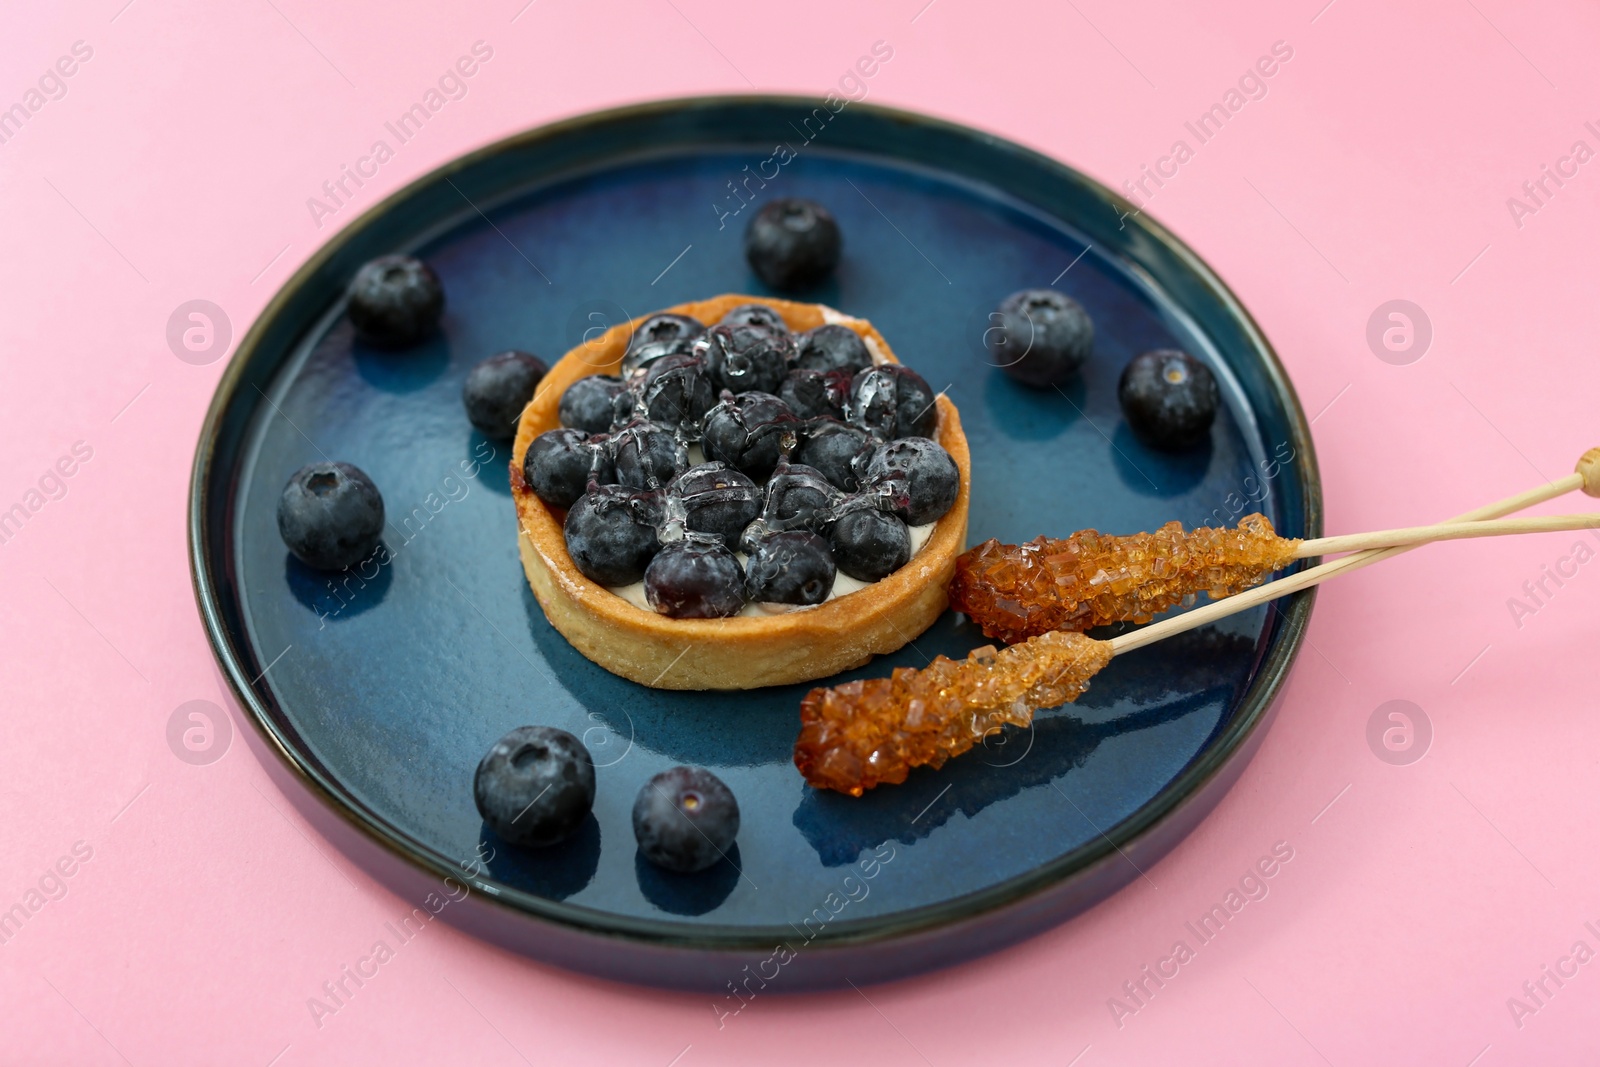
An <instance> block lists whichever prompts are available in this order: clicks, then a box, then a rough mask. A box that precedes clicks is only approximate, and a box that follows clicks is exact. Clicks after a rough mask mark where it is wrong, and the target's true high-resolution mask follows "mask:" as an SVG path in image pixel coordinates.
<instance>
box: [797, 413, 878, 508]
mask: <svg viewBox="0 0 1600 1067" xmlns="http://www.w3.org/2000/svg"><path fill="white" fill-rule="evenodd" d="M876 445H877V439H876V438H874V437H873V436H872V435H871V434H870V433H868V432H867V431H866V430H863V429H862V428H861V427H859V426H852V425H850V424H849V423H847V422H835V421H832V420H829V419H818V420H816V421H814V422H812V423H811V424H810V425H808V426H807V427H806V431H805V434H804V436H802V437H801V439H800V447H799V449H798V450H797V451H796V452H795V454H794V458H795V462H796V463H804V464H805V465H806V466H808V467H815V468H816V469H817V470H818V471H820V472H821V473H822V476H823V477H824V478H826V479H828V481H830V482H832V483H833V484H834V486H835V487H837V488H839V489H843V490H844V491H845V492H847V493H853V492H855V491H856V490H857V489H859V488H860V487H861V470H862V468H863V467H865V466H866V463H867V459H868V457H870V456H871V455H872V451H873V449H874V448H875V447H876Z"/></svg>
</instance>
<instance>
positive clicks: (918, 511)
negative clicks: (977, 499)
mask: <svg viewBox="0 0 1600 1067" xmlns="http://www.w3.org/2000/svg"><path fill="white" fill-rule="evenodd" d="M890 480H900V481H903V482H904V483H905V490H906V499H907V500H908V501H909V502H908V504H907V506H906V507H904V508H897V509H896V511H895V513H896V514H897V515H899V516H900V517H901V518H902V519H904V520H905V521H906V524H907V525H909V526H924V525H926V524H927V523H930V522H933V521H935V520H937V519H939V518H941V517H942V516H943V515H944V513H945V512H947V511H949V510H950V507H951V505H953V504H954V503H955V502H956V494H957V493H958V492H960V490H961V472H960V471H958V470H957V469H956V461H955V460H953V459H951V458H950V453H948V452H946V451H945V450H944V449H943V448H940V447H939V446H938V445H937V444H936V443H934V442H933V441H930V440H928V439H927V438H926V437H902V438H900V439H899V440H898V441H890V442H888V443H887V444H882V445H879V446H878V448H877V449H876V451H874V452H873V453H872V458H871V460H869V461H868V463H867V472H866V476H865V481H866V482H867V483H868V484H869V485H881V484H883V483H884V482H887V481H890Z"/></svg>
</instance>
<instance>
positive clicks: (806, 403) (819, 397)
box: [778, 370, 850, 419]
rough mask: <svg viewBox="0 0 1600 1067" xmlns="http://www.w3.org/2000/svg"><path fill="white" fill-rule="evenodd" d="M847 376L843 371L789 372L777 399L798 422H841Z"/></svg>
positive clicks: (847, 386) (847, 392)
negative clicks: (815, 420)
mask: <svg viewBox="0 0 1600 1067" xmlns="http://www.w3.org/2000/svg"><path fill="white" fill-rule="evenodd" d="M849 394H850V375H848V374H846V373H845V372H844V371H815V370H792V371H790V372H789V376H788V377H787V378H785V379H784V380H783V384H782V385H780V386H778V399H779V400H782V401H783V402H784V403H785V404H788V405H789V408H790V410H792V411H793V412H794V413H795V414H796V415H797V416H799V417H800V418H802V419H815V418H823V417H826V418H830V419H842V418H844V402H845V398H846V397H847V396H848V395H849Z"/></svg>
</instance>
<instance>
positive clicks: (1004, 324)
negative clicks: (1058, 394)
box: [985, 289, 1094, 387]
mask: <svg viewBox="0 0 1600 1067" xmlns="http://www.w3.org/2000/svg"><path fill="white" fill-rule="evenodd" d="M997 314H998V315H999V317H1000V322H999V327H998V328H997V329H991V330H987V331H985V337H986V339H987V341H988V344H989V352H990V354H991V355H992V356H993V357H994V361H995V363H997V364H998V365H999V366H1000V368H1001V369H1002V370H1004V371H1005V372H1006V373H1007V374H1009V375H1011V377H1013V378H1015V379H1016V380H1017V381H1019V382H1021V383H1023V384H1024V385H1032V386H1035V387H1045V386H1051V385H1060V384H1061V383H1063V382H1065V381H1066V380H1067V379H1068V378H1071V377H1072V375H1073V374H1074V373H1075V372H1076V371H1077V369H1078V368H1079V367H1081V366H1083V361H1084V360H1086V359H1088V358H1089V350H1090V349H1091V348H1092V347H1094V323H1093V322H1091V321H1090V320H1089V313H1088V312H1087V311H1085V310H1083V305H1081V304H1079V303H1078V302H1077V301H1076V300H1074V299H1072V298H1071V297H1069V296H1067V295H1066V294H1065V293H1059V292H1057V291H1056V290H1054V289H1024V290H1022V291H1021V292H1017V293H1012V294H1011V295H1010V296H1008V297H1006V298H1005V299H1004V300H1002V301H1001V302H1000V308H999V310H998V312H997Z"/></svg>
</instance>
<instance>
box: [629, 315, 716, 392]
mask: <svg viewBox="0 0 1600 1067" xmlns="http://www.w3.org/2000/svg"><path fill="white" fill-rule="evenodd" d="M705 332H706V328H705V326H704V325H702V324H701V323H700V322H699V320H697V319H691V318H690V317H689V316H687V315H674V314H673V313H672V312H670V311H663V312H660V313H658V314H655V315H651V316H650V317H649V318H647V319H645V320H644V321H643V322H641V323H640V324H639V328H638V329H636V330H634V331H633V336H632V337H630V338H628V349H627V351H626V352H624V353H623V356H622V374H623V377H627V376H629V375H631V374H633V372H634V371H637V370H639V369H641V368H643V367H647V366H649V365H650V364H651V363H654V362H655V361H656V360H658V359H661V358H662V357H664V356H674V355H679V354H681V353H684V352H687V351H689V347H690V345H692V344H693V343H694V340H695V338H697V337H699V336H700V335H701V334H703V333H705Z"/></svg>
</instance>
